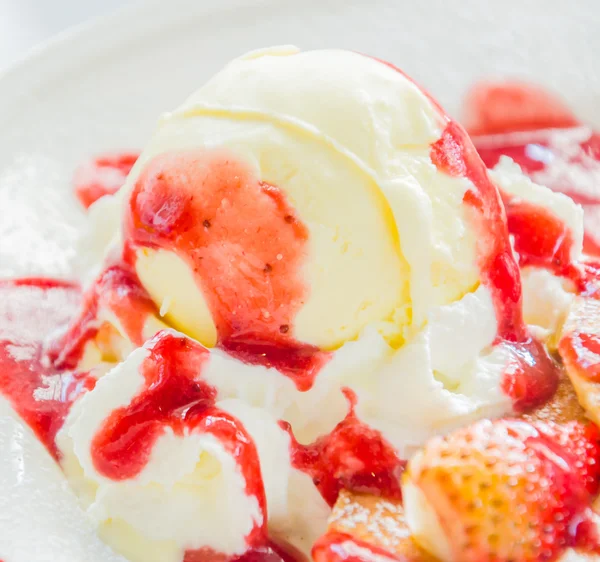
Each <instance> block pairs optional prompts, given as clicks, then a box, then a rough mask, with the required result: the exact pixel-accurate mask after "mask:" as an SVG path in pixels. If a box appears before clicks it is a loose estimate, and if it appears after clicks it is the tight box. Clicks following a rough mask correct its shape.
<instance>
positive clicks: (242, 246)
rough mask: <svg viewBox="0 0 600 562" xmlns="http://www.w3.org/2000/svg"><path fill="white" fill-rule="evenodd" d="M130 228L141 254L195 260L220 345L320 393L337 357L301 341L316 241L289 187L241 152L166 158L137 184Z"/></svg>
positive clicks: (128, 231)
mask: <svg viewBox="0 0 600 562" xmlns="http://www.w3.org/2000/svg"><path fill="white" fill-rule="evenodd" d="M125 227H126V238H127V241H128V243H129V244H131V245H132V247H133V248H136V247H148V248H154V249H157V248H160V249H164V250H168V251H172V252H174V253H176V254H177V255H178V256H179V257H180V258H181V259H183V260H184V261H185V262H187V264H188V265H189V267H190V268H191V270H192V271H193V272H194V275H195V278H196V282H197V284H198V287H199V288H200V289H201V291H202V294H203V296H204V298H205V299H206V301H207V303H208V307H209V309H210V311H211V313H212V317H213V320H214V322H215V325H216V328H217V333H218V345H219V346H220V347H222V348H223V349H225V350H226V351H228V352H229V353H230V354H232V355H234V356H236V357H238V358H240V359H242V360H243V361H245V362H248V363H256V364H263V365H266V366H269V367H270V366H272V367H276V368H277V369H279V370H280V371H281V372H282V373H284V374H286V375H287V376H289V377H290V378H291V379H292V380H294V382H295V383H296V385H297V387H298V388H299V389H300V390H307V389H308V388H310V387H311V386H312V383H313V380H314V377H315V376H316V374H317V373H318V371H319V370H320V368H321V367H322V366H323V365H324V364H325V363H326V362H327V361H328V359H329V354H327V353H323V352H321V351H319V350H318V349H317V348H315V347H313V346H310V345H307V344H303V343H301V342H298V341H297V340H296V339H295V338H294V318H295V315H296V314H297V312H298V310H299V309H300V307H301V306H302V305H303V303H304V302H305V300H306V298H307V296H308V287H307V286H306V284H305V282H304V279H303V278H302V271H301V269H302V265H303V263H304V259H305V257H306V255H307V243H308V237H309V234H308V229H307V228H306V226H305V225H304V224H303V223H302V222H301V221H300V219H299V218H298V217H297V216H296V214H295V211H294V209H293V207H292V206H291V205H290V204H289V203H288V202H287V200H286V198H285V197H284V195H283V193H282V192H281V190H280V189H278V188H277V187H276V186H272V185H269V184H266V183H264V182H262V181H260V180H258V179H257V178H256V177H254V175H253V174H252V172H251V170H250V169H249V168H248V167H247V166H246V165H245V164H243V163H242V162H240V161H239V160H238V159H236V158H235V156H233V155H231V154H225V153H222V152H219V151H187V152H179V153H171V154H164V155H161V156H157V157H155V158H154V159H153V160H152V161H150V162H149V163H148V164H147V166H146V167H145V168H144V170H143V171H142V173H141V175H140V177H139V179H138V180H137V182H136V184H135V186H134V189H133V192H132V194H131V197H130V201H129V212H128V214H127V217H126V221H125Z"/></svg>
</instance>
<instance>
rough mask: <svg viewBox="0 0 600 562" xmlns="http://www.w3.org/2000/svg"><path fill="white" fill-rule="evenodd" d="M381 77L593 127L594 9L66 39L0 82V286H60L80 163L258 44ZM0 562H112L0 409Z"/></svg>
mask: <svg viewBox="0 0 600 562" xmlns="http://www.w3.org/2000/svg"><path fill="white" fill-rule="evenodd" d="M282 43H294V44H297V45H298V46H300V47H302V48H317V47H342V48H347V49H354V50H358V51H362V52H366V53H369V54H372V55H375V56H379V57H382V58H385V59H388V60H391V61H393V62H394V63H396V64H397V65H398V66H400V67H402V68H403V69H404V70H406V71H407V72H408V73H409V74H410V75H412V76H413V77H414V78H415V79H416V80H417V81H418V82H420V83H421V84H423V85H424V86H426V87H427V88H428V89H429V90H430V91H431V92H432V93H433V94H434V96H436V97H437V98H438V99H439V100H440V101H441V102H442V104H443V105H445V106H446V108H447V109H448V110H449V111H450V112H451V113H453V114H455V115H456V114H457V112H458V108H459V104H460V100H461V97H462V95H463V94H464V92H465V90H466V88H467V87H468V86H469V84H471V83H472V82H474V81H475V80H478V79H481V78H483V77H511V78H522V79H525V80H529V81H533V82H537V83H539V84H541V85H543V86H545V87H548V88H550V89H551V90H554V91H556V92H560V93H561V94H562V95H563V96H564V97H565V98H566V100H567V101H568V103H569V104H570V105H571V106H572V107H573V108H574V109H575V111H576V112H577V113H578V114H579V116H580V117H581V118H583V119H585V120H587V121H589V122H592V123H594V124H596V125H600V110H598V109H597V108H600V67H599V66H598V53H600V8H599V7H598V4H597V0H579V1H578V2H571V3H568V2H565V1H564V0H528V1H526V2H524V1H522V0H512V1H508V0H497V1H496V2H483V1H480V0H463V1H462V2H448V1H447V0H414V1H408V0H354V1H353V0H302V1H298V0H295V1H292V0H262V1H256V0H255V1H251V0H213V1H211V2H203V1H199V0H168V1H160V2H159V1H156V2H150V3H148V2H146V3H145V4H143V5H139V6H135V7H132V8H127V9H125V10H124V11H122V12H120V13H119V14H117V15H115V16H113V17H110V18H107V19H104V20H102V21H99V22H97V23H95V24H93V25H90V26H86V27H83V28H81V29H79V30H77V31H76V32H74V33H70V34H67V35H65V36H63V37H61V38H58V39H57V40H55V41H53V42H52V43H51V44H49V45H48V46H47V47H46V48H45V49H43V50H38V51H37V52H36V53H35V54H34V55H33V56H31V57H30V58H29V59H28V60H26V61H24V62H23V63H21V64H20V65H19V66H17V67H15V68H13V69H12V70H10V71H8V72H7V73H5V74H4V76H3V77H2V78H1V79H0V277H7V276H11V275H32V274H46V275H57V276H68V275H69V271H70V268H71V260H72V258H73V251H72V243H73V241H74V239H75V237H76V233H77V228H78V227H79V226H80V225H81V222H82V220H83V215H82V213H81V211H80V210H79V208H78V206H77V204H76V202H75V200H74V198H73V196H72V194H71V192H70V178H71V174H72V171H73V169H74V167H75V166H76V165H77V164H78V163H79V162H81V161H82V160H83V159H85V158H86V157H88V156H89V155H92V154H95V153H97V152H102V151H106V150H114V149H127V148H138V147H142V146H143V144H144V141H145V139H146V138H147V137H148V135H149V134H150V132H151V131H152V128H153V126H154V123H155V122H156V118H157V116H158V115H159V113H160V112H162V111H164V110H166V109H169V108H172V107H174V106H175V105H177V104H178V103H179V102H180V101H182V99H183V98H185V97H186V96H187V95H188V94H189V93H190V92H191V91H192V90H194V89H195V88H196V87H197V86H199V85H200V84H201V83H202V82H203V81H204V80H205V79H206V78H207V77H208V76H210V75H211V74H212V73H213V72H215V71H216V70H217V69H218V68H219V67H221V66H222V65H223V63H225V62H226V61H227V60H229V59H230V58H232V57H234V56H236V55H239V54H241V53H243V52H244V51H247V50H250V49H255V48H258V47H264V46H268V45H271V44H282ZM3 414H4V417H0V559H1V560H4V561H5V562H31V561H33V560H35V561H37V562H43V561H46V560H47V561H53V562H61V561H64V562H78V561H83V560H86V561H89V562H94V561H96V560H98V561H106V560H118V559H119V558H118V557H115V556H113V555H111V554H110V553H109V552H108V550H107V549H105V548H104V547H103V546H102V545H101V543H100V542H99V541H98V540H97V539H95V538H94V535H93V533H92V531H91V529H90V528H89V526H87V525H86V521H85V519H84V516H83V514H82V513H81V512H80V511H79V510H78V508H77V505H76V502H75V499H74V497H73V495H72V494H70V493H69V491H68V488H67V486H66V483H65V481H64V479H63V478H62V475H61V474H60V471H59V470H58V469H57V468H56V466H54V464H53V462H52V461H51V459H50V458H49V456H48V455H47V454H46V453H45V451H44V450H43V448H42V446H41V445H39V444H38V443H37V442H36V441H35V440H34V438H33V437H32V436H31V434H30V433H29V431H28V429H27V428H25V427H23V426H22V424H20V423H19V422H18V421H15V420H13V419H12V418H11V415H12V412H11V410H10V408H9V407H8V405H7V404H5V403H2V402H1V401H0V416H1V415H3Z"/></svg>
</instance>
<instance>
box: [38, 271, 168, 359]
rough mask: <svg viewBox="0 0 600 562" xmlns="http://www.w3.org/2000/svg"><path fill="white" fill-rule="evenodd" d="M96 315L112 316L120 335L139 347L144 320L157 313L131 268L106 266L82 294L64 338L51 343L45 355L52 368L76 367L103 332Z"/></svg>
mask: <svg viewBox="0 0 600 562" xmlns="http://www.w3.org/2000/svg"><path fill="white" fill-rule="evenodd" d="M100 312H103V313H110V314H112V315H113V316H114V317H115V318H116V320H117V321H118V322H119V324H120V325H121V328H122V329H123V330H124V332H125V334H124V335H126V336H127V338H128V339H129V340H130V341H131V342H132V343H133V344H134V345H136V346H141V345H143V343H144V325H145V323H146V320H147V319H148V318H149V317H150V316H152V315H156V313H157V310H156V307H155V306H154V302H153V301H152V299H151V298H150V296H149V295H148V293H147V292H146V291H145V289H144V288H143V287H142V286H141V284H140V282H139V280H138V278H137V275H136V274H135V273H134V272H133V270H132V268H131V267H129V266H127V265H124V264H121V265H113V266H109V267H108V268H107V269H105V270H104V271H103V272H102V273H101V274H100V275H99V276H98V278H97V279H96V280H95V281H94V283H92V286H91V287H90V288H89V289H88V290H87V291H86V293H85V295H84V296H83V300H82V303H81V306H80V309H79V312H78V313H77V315H75V316H74V319H73V321H72V322H71V323H70V325H69V329H68V330H67V331H66V333H65V334H64V336H63V337H62V338H59V339H58V340H56V341H54V342H53V343H52V345H51V347H50V350H49V353H50V357H51V359H52V361H53V362H54V365H55V366H56V367H59V368H63V369H64V368H67V369H74V368H75V367H76V366H77V363H78V362H79V360H80V359H81V357H82V355H83V352H84V348H85V345H86V344H87V343H88V341H90V340H91V339H93V338H95V337H96V336H97V335H98V334H99V331H100V330H102V329H104V328H103V326H102V323H101V319H100V318H99V314H100ZM100 339H102V338H100Z"/></svg>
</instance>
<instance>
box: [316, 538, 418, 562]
mask: <svg viewBox="0 0 600 562" xmlns="http://www.w3.org/2000/svg"><path fill="white" fill-rule="evenodd" d="M312 557H313V560H314V561H315V562H374V561H381V562H383V561H384V560H398V561H400V562H412V561H411V560H408V559H406V558H405V557H404V556H402V557H397V556H395V555H393V554H392V552H391V551H389V550H387V549H384V548H379V547H377V546H375V545H372V544H370V543H368V542H365V541H363V540H360V539H357V538H356V537H353V536H352V535H349V534H347V533H340V532H336V531H329V532H328V533H326V534H325V535H323V536H322V537H321V538H320V539H319V540H318V541H317V542H316V543H315V545H314V546H313V549H312ZM415 562H417V561H415Z"/></svg>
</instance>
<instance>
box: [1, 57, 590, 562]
mask: <svg viewBox="0 0 600 562" xmlns="http://www.w3.org/2000/svg"><path fill="white" fill-rule="evenodd" d="M555 109H556V108H554V107H553V108H552V110H553V111H554V110H555ZM556 113H557V111H554V113H553V115H554V114H556ZM528 119H529V118H528ZM515 120H516V118H515V117H514V115H513V122H514V121H515ZM528 123H530V124H533V125H531V126H538V125H539V120H536V119H533V118H531V119H529V121H528ZM551 124H552V126H553V127H556V126H563V125H565V126H571V125H572V124H573V123H572V122H571V121H569V120H568V119H566V118H564V116H561V115H559V116H558V117H557V118H556V120H555V121H551ZM498 130H499V129H498V128H496V129H494V133H497V132H498ZM477 132H482V131H481V129H479V130H477ZM481 138H483V137H476V139H475V140H476V142H475V145H474V144H473V143H472V141H471V140H470V138H469V136H468V134H467V133H466V132H465V130H464V129H463V128H462V127H461V126H460V125H459V124H458V123H457V122H455V121H453V120H452V119H451V118H449V117H448V116H447V115H446V114H445V113H444V111H443V110H442V108H441V107H440V106H439V105H438V104H437V102H435V101H434V100H433V98H431V96H430V95H429V94H427V93H426V92H425V91H424V90H422V89H421V88H420V87H418V86H417V85H416V84H415V83H414V82H412V81H411V80H410V79H409V78H408V77H407V76H405V75H404V74H403V73H402V72H401V71H400V70H399V69H397V68H395V67H394V66H392V65H391V64H389V63H386V62H383V61H380V60H377V59H373V58H371V57H368V56H365V55H361V54H358V53H353V52H346V51H336V50H330V51H311V52H299V51H297V50H296V49H294V48H288V47H285V48H278V49H268V50H264V51H257V52H253V53H250V54H248V55H245V56H243V57H241V58H239V59H236V60H234V61H233V62H231V63H230V64H229V65H228V66H226V67H225V68H224V69H223V70H222V71H221V72H220V73H219V74H217V75H216V76H215V77H213V78H212V79H211V80H210V81H209V82H208V83H207V84H206V85H205V86H203V87H202V88H201V89H200V90H198V91H197V92H195V93H194V94H192V96H191V97H190V98H189V99H188V100H187V101H186V102H184V104H183V105H182V106H181V107H180V108H178V109H176V110H174V111H173V112H172V113H169V114H166V115H165V116H164V117H163V118H162V119H161V121H160V122H159V124H158V127H157V129H156V131H155V133H154V135H153V137H152V138H151V139H150V141H149V143H148V145H147V146H146V148H145V149H144V150H143V151H142V152H141V154H140V155H139V156H138V155H137V154H133V153H128V154H124V155H122V156H119V155H107V156H103V157H100V158H98V159H96V160H95V161H94V162H93V163H92V164H88V165H86V166H85V167H84V168H83V169H82V170H80V171H79V172H78V173H77V175H76V192H77V196H78V197H79V199H80V201H81V202H82V204H83V205H84V206H85V207H86V208H87V207H89V210H88V213H89V215H88V219H89V221H88V223H89V225H88V229H87V232H85V233H83V235H82V239H81V245H80V248H79V250H80V251H79V254H80V255H81V264H80V269H81V271H82V272H83V273H82V279H81V285H82V288H80V285H79V284H78V283H76V282H73V283H67V282H58V281H52V280H45V279H22V280H11V281H5V282H3V283H2V285H0V291H2V292H3V293H4V295H5V296H4V298H3V299H0V303H2V304H1V305H0V306H2V308H1V309H0V336H1V339H0V366H1V369H0V391H1V392H2V394H3V395H4V396H5V397H6V398H7V399H8V400H9V401H10V402H11V403H12V405H13V407H14V409H15V411H16V412H17V413H18V414H19V415H20V416H21V417H22V418H23V419H24V420H25V421H26V422H27V423H28V424H29V426H30V427H31V429H32V430H33V431H34V432H35V434H36V436H37V437H38V438H39V439H40V440H41V441H42V442H43V443H44V444H45V446H46V448H47V449H48V451H49V453H50V454H51V455H53V456H54V458H55V459H56V461H57V462H58V463H59V464H60V467H61V469H62V470H63V472H64V474H65V475H66V477H67V479H68V481H69V484H70V486H71V488H72V490H74V492H75V493H76V494H77V496H78V498H79V500H80V503H81V506H82V509H83V510H84V511H85V517H87V518H89V520H90V521H91V522H92V523H93V525H94V526H95V528H96V530H97V533H98V535H99V536H100V537H101V538H102V539H103V540H104V541H105V542H106V543H107V544H108V545H110V546H111V547H112V548H113V549H114V550H115V551H116V552H118V553H120V554H122V555H123V556H124V557H125V558H126V559H128V560H132V561H134V562H135V561H144V562H148V561H157V562H163V561H164V562H180V561H183V562H195V561H205V560H240V561H241V560H244V561H251V560H269V561H271V560H272V561H273V562H275V561H277V560H285V561H287V560H292V559H293V560H300V559H303V558H306V557H308V556H312V557H313V558H314V559H315V560H317V562H333V561H336V560H342V559H343V560H348V559H352V560H408V561H409V562H410V561H412V562H419V561H428V560H441V561H446V560H474V561H485V560H495V561H496V560H497V561H500V560H502V561H507V562H508V561H509V560H523V561H525V560H527V561H532V562H533V561H537V560H568V559H569V558H568V557H570V556H574V555H575V556H582V557H583V558H581V559H584V560H586V559H592V558H590V557H591V556H592V555H593V554H592V553H594V552H598V549H599V548H600V542H599V540H598V537H597V531H596V515H595V512H594V499H595V497H596V496H597V494H598V489H597V485H598V482H599V481H600V480H599V479H598V474H597V463H598V462H600V452H599V451H600V449H599V441H600V434H598V429H597V427H596V425H594V423H593V421H595V420H597V419H599V418H600V416H599V415H598V412H597V411H596V404H597V402H596V393H597V384H598V383H597V380H596V374H595V373H596V370H597V368H596V364H597V362H596V357H597V355H596V354H597V353H598V351H597V349H598V348H597V347H596V341H597V336H596V334H597V332H598V330H596V324H597V322H596V318H597V315H596V313H595V312H596V302H597V301H596V300H595V296H596V294H597V286H598V275H597V266H596V265H595V264H594V263H593V262H592V261H590V260H589V258H588V256H587V255H586V254H584V253H583V252H582V248H583V244H584V226H583V224H584V217H585V216H587V215H585V213H587V209H586V210H585V211H582V209H581V207H580V206H579V205H577V204H576V203H575V202H574V201H573V200H572V199H571V198H570V197H568V196H567V195H564V194H563V193H556V192H554V191H551V190H550V189H548V188H547V187H543V186H542V185H538V184H537V183H533V181H532V179H530V178H528V177H527V176H526V175H524V174H523V173H522V171H521V170H520V169H519V167H518V166H516V165H515V164H514V163H511V162H510V161H505V160H503V161H502V162H500V165H499V166H497V167H496V168H494V170H488V169H487V168H486V165H485V164H488V165H491V163H492V162H491V161H490V160H489V159H488V158H486V157H485V153H484V149H483V148H482V146H483V145H482V144H481V143H480V142H479V141H480V139H481ZM476 147H477V150H479V152H480V153H481V156H480V155H479V154H478V152H477V150H476ZM484 162H485V163H484ZM577 162H578V163H579V161H577ZM493 164H496V162H493ZM574 165H575V164H574ZM524 171H525V172H529V170H528V169H527V168H526V169H525V170H524ZM533 179H539V178H536V177H533ZM121 183H124V185H123V186H122V187H120V188H119V184H121ZM550 187H554V186H553V185H551V186H550ZM562 191H565V190H562ZM585 234H586V236H587V235H588V231H587V230H586V231H585ZM588 238H589V237H586V238H585V240H586V241H587V240H588ZM588 248H589V243H587V242H586V246H585V249H586V251H587V250H588ZM565 368H566V372H565ZM598 396H600V395H598ZM577 397H579V399H578V398H577ZM588 417H589V418H590V419H591V420H593V421H592V422H590V421H588Z"/></svg>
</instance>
